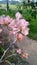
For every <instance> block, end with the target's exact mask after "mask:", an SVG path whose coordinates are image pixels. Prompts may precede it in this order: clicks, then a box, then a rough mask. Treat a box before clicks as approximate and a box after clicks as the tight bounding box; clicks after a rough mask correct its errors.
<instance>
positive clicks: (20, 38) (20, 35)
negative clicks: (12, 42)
mask: <svg viewBox="0 0 37 65" xmlns="http://www.w3.org/2000/svg"><path fill="white" fill-rule="evenodd" d="M22 38H23V35H22V34H21V33H19V34H17V39H18V40H19V41H21V40H22Z"/></svg>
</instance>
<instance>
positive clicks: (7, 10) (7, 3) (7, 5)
mask: <svg viewBox="0 0 37 65" xmlns="http://www.w3.org/2000/svg"><path fill="white" fill-rule="evenodd" d="M7 11H9V2H8V0H7Z"/></svg>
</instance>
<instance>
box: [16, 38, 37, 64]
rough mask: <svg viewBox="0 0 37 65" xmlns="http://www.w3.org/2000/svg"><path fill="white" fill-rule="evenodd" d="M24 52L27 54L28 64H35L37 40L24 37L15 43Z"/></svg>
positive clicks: (36, 61)
mask: <svg viewBox="0 0 37 65" xmlns="http://www.w3.org/2000/svg"><path fill="white" fill-rule="evenodd" d="M17 44H18V46H19V47H20V48H21V49H23V51H24V52H26V53H28V54H29V58H28V59H27V60H28V61H29V63H30V65H37V41H35V40H32V39H29V38H28V37H25V38H24V39H23V40H22V41H21V43H17Z"/></svg>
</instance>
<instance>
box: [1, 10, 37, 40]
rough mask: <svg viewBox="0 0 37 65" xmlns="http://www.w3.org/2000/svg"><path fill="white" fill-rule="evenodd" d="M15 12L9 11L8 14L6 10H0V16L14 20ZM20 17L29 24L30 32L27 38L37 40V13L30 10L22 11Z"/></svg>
mask: <svg viewBox="0 0 37 65" xmlns="http://www.w3.org/2000/svg"><path fill="white" fill-rule="evenodd" d="M16 12H17V10H10V11H9V12H7V11H6V10H4V9H2V10H0V15H3V14H4V15H6V16H7V15H9V16H10V17H12V18H14V17H15V13H16ZM22 15H23V18H25V19H26V20H27V21H29V24H30V25H29V28H30V31H29V35H28V36H29V37H30V38H32V39H35V40H37V12H35V11H32V9H29V10H28V9H24V10H22Z"/></svg>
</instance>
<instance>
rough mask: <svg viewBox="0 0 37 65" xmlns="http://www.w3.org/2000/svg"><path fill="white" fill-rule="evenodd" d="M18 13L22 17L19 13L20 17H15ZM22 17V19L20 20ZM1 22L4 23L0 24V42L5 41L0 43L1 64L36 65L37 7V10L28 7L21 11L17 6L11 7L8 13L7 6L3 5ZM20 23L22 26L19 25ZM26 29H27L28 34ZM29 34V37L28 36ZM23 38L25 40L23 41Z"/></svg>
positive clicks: (0, 10) (0, 7) (0, 13)
mask: <svg viewBox="0 0 37 65" xmlns="http://www.w3.org/2000/svg"><path fill="white" fill-rule="evenodd" d="M18 11H19V12H20V13H21V14H22V16H21V14H20V13H18V14H19V15H18V16H16V15H15V14H16V13H17V12H18ZM1 16H2V17H3V18H2V17H1ZM5 16H7V17H5ZM20 16H21V18H18V17H20ZM4 17H5V18H4ZM24 19H25V20H24ZM0 21H1V22H2V21H3V22H2V23H1V22H0V40H1V41H3V42H1V41H0V43H1V44H0V64H1V65H36V64H37V50H36V49H37V7H36V9H32V8H30V7H29V6H28V7H26V8H24V9H20V8H17V6H16V5H9V11H7V10H6V4H5V5H4V4H1V6H0ZM23 21H25V23H26V24H24V23H23ZM27 21H28V22H29V23H28V22H27ZM11 22H12V23H11ZM15 22H16V23H15ZM21 22H22V23H23V24H22V23H21ZM18 23H21V24H19V25H18ZM28 25H29V26H28ZM9 26H10V27H9ZM21 26H22V27H21ZM24 27H25V28H26V32H25V29H24ZM1 29H2V30H1ZM19 29H20V31H19ZM22 29H23V32H22ZM16 32H17V33H16ZM28 32H29V34H28ZM27 34H28V36H26V35H27ZM13 35H14V36H13ZM24 35H25V37H24ZM23 37H24V39H22V38H23ZM20 41H21V42H20ZM2 43H3V44H2ZM19 43H20V44H19ZM28 57H29V58H28Z"/></svg>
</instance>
